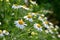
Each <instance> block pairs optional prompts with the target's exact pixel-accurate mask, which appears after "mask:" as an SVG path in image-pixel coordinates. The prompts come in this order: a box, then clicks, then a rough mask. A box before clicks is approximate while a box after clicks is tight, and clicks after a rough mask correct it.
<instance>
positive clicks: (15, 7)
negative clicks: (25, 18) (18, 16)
mask: <svg viewBox="0 0 60 40" xmlns="http://www.w3.org/2000/svg"><path fill="white" fill-rule="evenodd" d="M22 7H23V6H21V5H17V4H13V6H12V8H14V9H18V8H22Z"/></svg>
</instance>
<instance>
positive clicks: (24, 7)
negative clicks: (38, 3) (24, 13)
mask: <svg viewBox="0 0 60 40" xmlns="http://www.w3.org/2000/svg"><path fill="white" fill-rule="evenodd" d="M22 8H23V9H25V10H30V9H29V8H27V7H26V6H25V5H23V6H22Z"/></svg>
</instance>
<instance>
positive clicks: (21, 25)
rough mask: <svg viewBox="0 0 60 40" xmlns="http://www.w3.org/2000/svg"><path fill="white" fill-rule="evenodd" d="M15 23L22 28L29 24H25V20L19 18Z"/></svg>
mask: <svg viewBox="0 0 60 40" xmlns="http://www.w3.org/2000/svg"><path fill="white" fill-rule="evenodd" d="M15 24H16V26H17V27H18V28H20V29H23V28H24V27H25V26H27V24H25V22H24V21H23V20H22V19H21V20H18V21H15Z"/></svg>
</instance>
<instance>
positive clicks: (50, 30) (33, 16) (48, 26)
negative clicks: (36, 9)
mask: <svg viewBox="0 0 60 40" xmlns="http://www.w3.org/2000/svg"><path fill="white" fill-rule="evenodd" d="M23 18H24V19H25V20H26V21H29V22H30V23H33V26H32V27H34V28H35V29H36V30H37V31H40V32H43V31H44V32H45V33H47V34H57V36H58V37H59V38H60V34H59V33H58V29H59V27H58V26H57V25H55V27H54V25H53V24H52V23H51V22H49V21H48V20H47V17H45V16H44V14H39V13H28V14H27V15H26V16H24V17H23ZM35 21H40V22H41V23H40V22H35ZM14 24H15V25H16V27H18V28H20V29H24V28H26V27H27V26H29V25H27V24H26V22H25V21H24V20H23V19H20V20H17V21H14Z"/></svg>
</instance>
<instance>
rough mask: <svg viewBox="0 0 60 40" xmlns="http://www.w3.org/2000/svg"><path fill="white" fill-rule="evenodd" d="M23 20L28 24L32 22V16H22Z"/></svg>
mask: <svg viewBox="0 0 60 40" xmlns="http://www.w3.org/2000/svg"><path fill="white" fill-rule="evenodd" d="M24 18H25V19H26V20H28V21H30V22H33V19H32V15H27V16H24Z"/></svg>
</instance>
